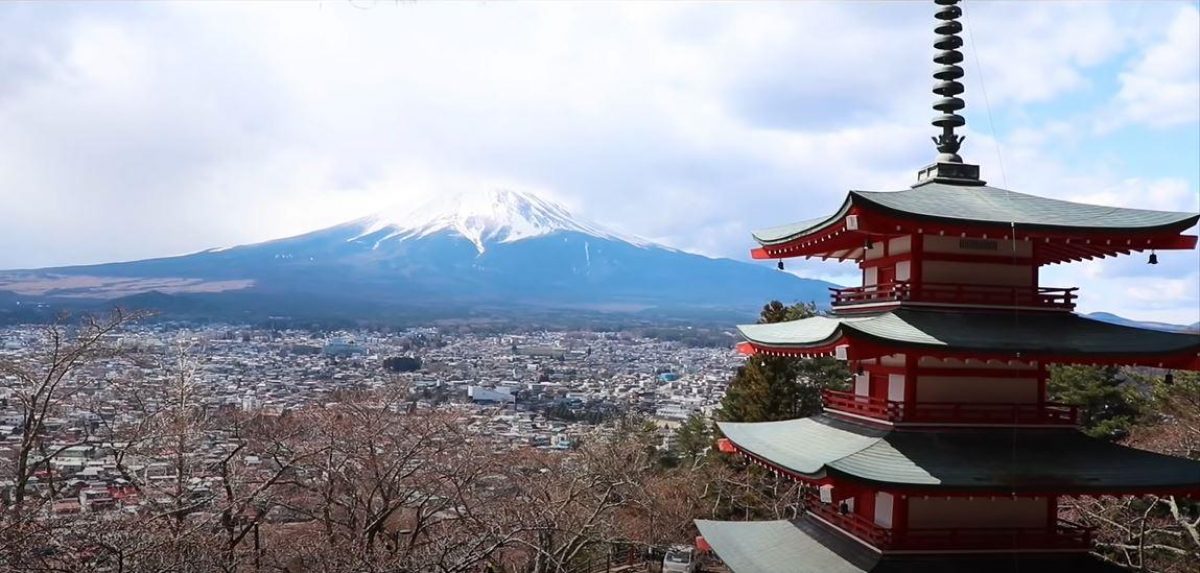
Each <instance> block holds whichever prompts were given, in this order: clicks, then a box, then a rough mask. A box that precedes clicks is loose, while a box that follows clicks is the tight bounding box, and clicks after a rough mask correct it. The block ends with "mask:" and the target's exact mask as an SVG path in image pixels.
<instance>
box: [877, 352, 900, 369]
mask: <svg viewBox="0 0 1200 573" xmlns="http://www.w3.org/2000/svg"><path fill="white" fill-rule="evenodd" d="M879 363H880V364H882V365H884V366H904V355H903V354H889V355H887V356H884V357H882V358H881V359H880V360H879Z"/></svg>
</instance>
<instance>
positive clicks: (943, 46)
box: [933, 0, 967, 163]
mask: <svg viewBox="0 0 1200 573" xmlns="http://www.w3.org/2000/svg"><path fill="white" fill-rule="evenodd" d="M958 1H959V0H934V2H936V3H937V4H938V6H940V8H938V11H937V14H936V17H937V19H938V24H937V27H936V28H934V29H933V31H934V32H936V33H937V35H938V36H937V40H936V41H935V42H934V43H933V47H934V48H936V49H937V50H938V52H937V55H936V56H934V57H933V61H934V63H936V64H938V67H937V69H936V70H934V72H933V78H934V79H935V80H936V81H935V82H934V84H933V93H935V94H937V95H939V96H941V97H939V98H938V99H937V101H935V102H934V104H933V109H934V110H936V111H937V112H938V115H937V116H935V117H934V118H933V125H934V126H936V127H940V128H942V134H941V135H940V136H938V137H934V138H933V142H934V144H936V145H937V150H938V157H937V161H938V162H950V163H962V157H959V155H958V149H959V147H960V146H961V145H962V142H963V139H966V137H965V136H960V135H956V134H955V133H954V128H956V127H962V126H964V125H966V123H967V120H965V119H963V116H961V115H959V114H958V112H959V111H961V110H962V109H963V108H964V107H966V105H967V104H966V102H964V101H963V100H962V98H960V97H958V96H959V95H961V94H962V93H963V84H962V82H960V81H958V80H960V79H962V77H963V69H962V66H960V65H959V64H960V63H961V62H962V61H963V54H962V52H960V51H958V49H959V48H961V47H962V45H963V41H962V38H961V37H959V35H958V34H959V33H960V32H962V24H961V23H959V21H958V19H959V18H960V17H962V9H961V8H959V7H958V6H957V4H958Z"/></svg>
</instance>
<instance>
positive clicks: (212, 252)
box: [0, 190, 832, 316]
mask: <svg viewBox="0 0 1200 573" xmlns="http://www.w3.org/2000/svg"><path fill="white" fill-rule="evenodd" d="M829 286H832V285H831V284H830V283H827V282H823V281H817V280H812V279H805V278H801V277H797V276H794V275H791V274H789V273H780V272H778V271H775V270H774V269H771V268H768V267H767V266H765V265H755V264H750V263H745V262H740V261H734V260H731V259H719V258H710V257H705V256H703V255H698V254H694V253H687V252H684V251H680V250H677V249H674V248H671V247H667V246H665V245H659V244H657V243H654V242H651V241H647V240H645V239H640V238H637V237H629V236H626V235H624V234H620V233H616V232H613V231H610V230H608V229H606V228H604V227H603V226H601V225H598V224H595V223H591V222H589V221H586V220H584V219H582V218H578V217H574V216H573V215H571V213H570V212H569V211H568V210H566V209H565V208H563V207H561V206H559V205H557V204H554V203H552V202H550V201H547V200H545V199H542V198H539V197H537V196H536V195H532V194H528V193H520V192H513V191H507V190H492V191H487V192H484V193H479V194H474V195H466V196H449V197H440V198H436V199H435V200H434V201H433V202H431V203H428V204H425V205H421V206H418V207H416V208H415V209H406V210H404V211H402V212H400V213H395V212H385V213H377V214H374V215H369V216H367V217H362V218H358V219H355V220H352V221H347V222H345V223H342V224H339V225H334V226H332V227H327V228H324V229H318V230H315V231H312V232H309V233H303V234H300V235H295V236H292V237H284V238H281V239H274V240H270V241H265V242H261V243H253V244H248V245H237V246H233V247H224V248H216V249H208V250H204V251H200V252H197V253H192V254H188V255H182V256H175V257H161V258H154V259H144V260H138V261H126V262H119V263H105V264H97V265H80V266H71V267H59V268H49V269H33V270H26V271H9V272H0V291H10V292H13V293H15V294H17V295H19V296H24V297H32V298H34V299H38V300H50V301H71V300H75V301H78V300H92V301H113V300H130V299H129V298H128V297H135V298H134V299H132V300H157V301H168V302H176V301H178V302H180V304H179V306H183V307H189V308H200V307H203V308H209V309H211V308H221V307H222V305H223V304H225V305H228V306H229V308H230V310H238V309H247V308H249V309H253V310H255V311H257V312H259V313H260V314H262V313H277V314H278V313H285V314H301V313H316V312H323V311H330V312H334V311H336V312H339V313H340V312H343V311H345V312H348V313H350V314H353V313H354V312H365V313H373V314H380V313H384V314H386V313H394V314H404V313H405V312H410V313H411V312H416V311H419V312H421V313H430V312H432V311H434V310H436V309H437V308H438V307H457V308H446V309H445V314H455V313H458V314H461V313H470V312H473V310H474V309H478V308H481V307H484V306H486V307H488V308H492V309H495V308H500V309H504V308H513V309H517V308H520V309H537V310H538V311H539V312H540V311H541V310H547V309H555V308H557V309H562V312H570V310H569V309H572V308H579V309H583V308H587V309H592V310H595V309H608V310H605V311H604V312H632V313H636V312H642V311H647V310H649V311H654V312H664V313H668V314H669V313H670V311H671V310H672V309H677V310H679V311H681V312H685V313H695V312H704V311H706V310H709V311H722V312H725V311H731V310H733V311H736V312H737V313H738V315H743V316H753V313H754V312H756V311H757V310H758V308H759V307H761V305H762V304H763V303H764V302H766V301H768V300H771V299H772V298H783V299H787V300H801V301H805V302H808V301H817V302H821V303H823V302H824V301H825V300H826V298H827V290H826V289H827V287H829ZM145 293H156V296H141V297H139V296H137V295H144V294H145ZM198 301H202V302H198ZM184 302H186V304H184ZM322 307H326V308H322ZM614 309H618V310H614ZM619 309H625V310H624V311H621V310H619ZM435 314H436V312H435Z"/></svg>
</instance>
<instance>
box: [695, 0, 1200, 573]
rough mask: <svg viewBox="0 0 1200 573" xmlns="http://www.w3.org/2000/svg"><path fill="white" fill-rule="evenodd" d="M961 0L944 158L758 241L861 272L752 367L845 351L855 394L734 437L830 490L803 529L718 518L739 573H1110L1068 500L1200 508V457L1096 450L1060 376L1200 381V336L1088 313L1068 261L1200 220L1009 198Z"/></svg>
mask: <svg viewBox="0 0 1200 573" xmlns="http://www.w3.org/2000/svg"><path fill="white" fill-rule="evenodd" d="M957 1H958V0H936V3H937V4H938V5H939V9H938V11H937V14H936V16H937V20H938V21H937V25H936V28H935V31H936V33H937V34H938V36H937V40H936V41H935V43H934V47H935V48H936V49H937V50H938V52H937V54H936V56H935V58H934V62H935V63H936V64H938V67H937V68H936V71H935V72H934V78H935V79H936V80H937V81H936V82H935V84H934V88H933V92H934V93H935V94H937V95H938V96H939V98H938V99H937V101H936V103H935V104H934V109H935V110H937V111H938V112H939V114H940V115H938V116H937V117H936V118H935V119H934V120H933V125H934V126H937V127H940V128H941V129H942V132H941V134H940V135H939V136H938V137H937V138H935V139H934V141H935V143H936V145H937V149H938V151H939V155H938V156H937V159H936V160H935V162H934V163H933V164H932V165H929V166H928V167H925V168H924V169H922V170H920V172H919V173H918V176H917V182H916V184H914V185H913V186H912V187H911V188H910V189H905V190H902V191H895V192H865V191H851V192H850V194H849V196H848V197H847V198H846V200H845V201H844V202H843V203H842V205H841V207H840V208H838V210H837V211H836V212H835V213H834V214H833V215H831V216H828V217H823V218H820V219H816V220H811V221H804V222H801V223H796V224H792V225H785V226H782V227H776V228H772V229H767V230H764V231H760V232H757V233H755V234H754V238H755V240H756V241H757V242H758V243H759V245H760V247H759V248H756V249H754V251H753V255H754V257H755V258H758V259H781V260H782V259H785V258H789V257H805V258H810V257H817V258H820V259H837V260H839V261H845V260H853V261H855V262H857V263H858V265H859V268H861V269H862V286H859V287H854V288H845V289H836V290H834V291H833V293H832V308H833V314H832V316H817V317H812V318H806V319H802V320H796V321H791V322H783V323H776V324H755V325H747V326H741V327H739V330H740V331H741V334H742V335H743V337H744V338H745V339H746V341H745V342H743V343H742V344H741V345H740V348H741V350H742V351H743V352H745V353H746V354H750V355H752V356H753V355H766V356H792V357H800V358H812V357H820V356H834V357H837V358H838V359H840V360H845V361H847V362H848V364H849V366H850V370H851V372H853V373H854V380H853V391H852V392H833V391H827V392H825V395H824V412H823V413H821V414H819V415H817V416H813V417H810V418H802V419H795V420H787V421H781V422H762V423H730V422H722V423H719V424H718V425H719V427H720V429H721V432H722V433H723V434H724V435H725V438H723V439H722V440H721V441H720V443H719V446H720V449H721V450H722V451H725V452H729V453H738V454H741V455H743V456H745V457H746V458H748V459H749V460H750V461H751V462H752V463H755V464H757V465H760V466H762V467H764V468H768V469H770V470H771V471H773V472H775V473H776V474H778V475H781V476H785V477H787V478H791V479H795V480H798V481H800V482H802V483H803V484H806V485H807V486H808V487H807V488H806V491H808V492H809V494H808V497H809V499H808V501H807V503H806V514H805V515H804V516H803V517H801V518H800V519H798V520H796V521H770V522H740V523H739V522H719V521H697V526H698V527H699V529H700V532H701V534H702V535H703V537H704V540H705V542H706V543H707V544H708V545H709V546H711V547H712V548H713V550H714V551H715V552H716V553H717V554H718V555H719V556H720V557H721V558H722V559H723V560H724V561H725V562H726V563H727V564H728V565H729V566H730V568H731V569H732V570H733V571H734V573H802V572H812V573H862V572H868V571H869V572H923V573H925V572H943V571H945V572H948V571H971V572H972V573H989V572H992V571H996V572H1000V571H1004V572H1009V571H1021V572H1035V571H1037V572H1040V571H1061V572H1064V573H1065V572H1088V571H1109V570H1110V569H1111V566H1109V565H1107V564H1105V563H1102V562H1100V561H1099V560H1096V559H1093V558H1091V557H1089V556H1088V551H1089V549H1090V548H1091V545H1092V538H1091V531H1090V530H1089V529H1088V528H1085V527H1081V526H1079V525H1076V524H1073V523H1068V522H1066V521H1063V520H1062V519H1060V518H1059V511H1058V508H1059V502H1060V500H1062V499H1063V498H1064V497H1068V496H1102V495H1103V496H1139V495H1147V494H1154V495H1185V496H1195V495H1200V462H1196V461H1191V460H1187V459H1182V458H1174V457H1170V456H1164V455H1159V454H1155V453H1151V452H1146V451H1141V450H1136V449H1132V448H1127V447H1123V446H1120V445H1116V444H1112V443H1109V442H1106V441H1103V440H1098V439H1093V438H1090V437H1088V436H1086V435H1084V434H1083V433H1081V432H1079V431H1078V430H1077V429H1076V424H1077V411H1076V408H1075V407H1074V406H1071V405H1069V404H1059V403H1054V402H1050V401H1048V400H1047V392H1046V380H1047V367H1048V366H1049V365H1050V364H1056V363H1061V364H1105V365H1140V366H1150V367H1156V368H1164V369H1187V370H1200V336H1195V335H1191V334H1182V333H1168V332H1159V331H1151V330H1144V329H1138V328H1131V327H1126V326H1118V325H1114V324H1108V323H1104V322H1099V321H1096V320H1090V319H1087V318H1084V317H1081V316H1078V315H1076V314H1075V313H1073V312H1072V311H1073V309H1074V307H1075V300H1076V296H1077V294H1076V290H1077V289H1075V288H1050V287H1043V286H1041V285H1040V284H1039V281H1038V270H1039V269H1040V268H1041V267H1042V266H1044V265H1048V264H1058V263H1067V262H1071V261H1081V260H1085V259H1095V258H1102V257H1108V256H1117V255H1128V254H1130V253H1133V252H1145V251H1149V252H1150V253H1151V254H1150V262H1151V263H1155V262H1157V254H1155V251H1157V250H1169V249H1192V248H1194V247H1195V246H1196V242H1197V238H1196V237H1195V236H1190V235H1184V234H1181V233H1182V232H1183V231H1186V230H1187V229H1189V228H1191V227H1192V226H1194V225H1195V224H1196V222H1197V220H1198V219H1200V215H1197V214H1195V213H1171V212H1161V211H1148V210H1141V209H1122V208H1116V207H1105V206H1098V205H1086V204H1080V203H1071V202H1066V201H1059V200H1054V199H1047V198H1042V197H1036V196H1032V195H1026V194H1022V193H1016V192H1013V191H1007V190H1004V189H998V188H995V187H989V186H987V185H986V184H985V183H984V182H983V181H981V180H979V168H978V167H977V166H974V165H969V164H966V163H964V162H963V161H962V159H961V158H960V157H959V155H958V151H959V147H960V145H961V143H962V139H963V138H962V137H960V136H958V135H956V134H955V129H956V128H959V127H962V126H963V125H965V120H964V119H963V117H962V116H961V115H959V112H960V111H961V110H962V109H963V107H964V105H965V104H964V102H963V100H962V99H961V98H960V97H959V96H960V95H961V94H962V92H963V84H962V83H961V82H960V81H959V80H960V79H961V78H962V76H963V70H962V68H961V67H960V65H959V64H960V63H961V62H962V59H963V56H962V53H961V52H960V51H959V50H958V49H959V48H960V47H961V46H962V40H961V38H960V37H959V35H958V34H959V33H960V32H961V31H962V26H961V24H960V23H959V21H958V19H959V17H960V16H961V14H962V12H961V10H960V8H959V7H958V6H957V5H956V4H957Z"/></svg>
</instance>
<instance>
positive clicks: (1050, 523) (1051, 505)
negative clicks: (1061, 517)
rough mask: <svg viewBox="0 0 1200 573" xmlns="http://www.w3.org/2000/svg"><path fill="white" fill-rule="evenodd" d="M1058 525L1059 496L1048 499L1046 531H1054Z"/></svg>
mask: <svg viewBox="0 0 1200 573" xmlns="http://www.w3.org/2000/svg"><path fill="white" fill-rule="evenodd" d="M1057 525H1058V496H1053V495H1052V496H1050V497H1047V498H1046V529H1048V530H1051V531H1053V530H1054V528H1055V526H1057Z"/></svg>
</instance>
